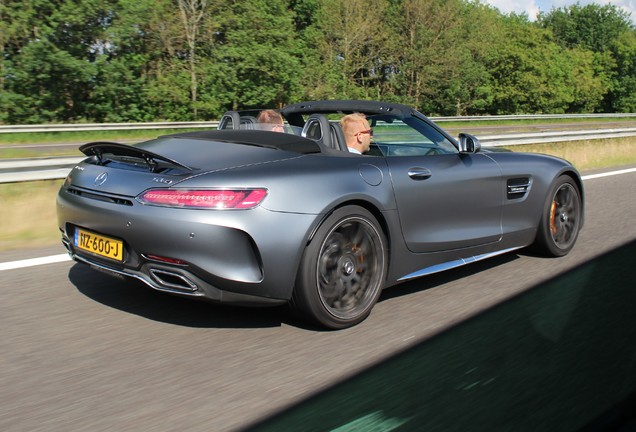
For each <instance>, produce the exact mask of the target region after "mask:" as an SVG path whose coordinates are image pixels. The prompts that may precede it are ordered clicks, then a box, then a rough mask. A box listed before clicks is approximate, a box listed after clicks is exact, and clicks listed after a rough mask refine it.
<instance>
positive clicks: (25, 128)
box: [0, 121, 219, 133]
mask: <svg viewBox="0 0 636 432" xmlns="http://www.w3.org/2000/svg"><path fill="white" fill-rule="evenodd" d="M218 124H219V122H218V121H209V122H159V123H86V124H46V125H13V126H11V125H6V126H0V133H41V132H81V131H112V130H148V129H199V128H212V129H216V127H217V126H218Z"/></svg>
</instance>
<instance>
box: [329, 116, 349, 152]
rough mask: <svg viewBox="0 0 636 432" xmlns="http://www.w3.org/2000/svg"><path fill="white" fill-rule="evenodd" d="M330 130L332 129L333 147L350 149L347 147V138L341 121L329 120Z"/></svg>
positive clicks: (343, 149)
mask: <svg viewBox="0 0 636 432" xmlns="http://www.w3.org/2000/svg"><path fill="white" fill-rule="evenodd" d="M329 130H330V131H331V142H332V145H333V148H335V149H338V150H342V151H349V149H348V148H347V141H346V140H345V136H344V133H343V132H342V126H340V122H338V121H331V122H329Z"/></svg>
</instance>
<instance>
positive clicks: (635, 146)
mask: <svg viewBox="0 0 636 432" xmlns="http://www.w3.org/2000/svg"><path fill="white" fill-rule="evenodd" d="M506 148H508V149H509V150H512V151H515V152H530V153H542V154H548V155H552V156H557V157H560V158H563V159H565V160H568V161H570V162H571V163H572V164H573V165H574V166H575V167H576V168H577V169H578V170H579V171H590V170H595V169H601V168H609V167H613V166H621V165H632V164H636V137H627V138H614V139H598V140H588V141H570V142H558V143H547V144H528V145H517V146H510V147H506Z"/></svg>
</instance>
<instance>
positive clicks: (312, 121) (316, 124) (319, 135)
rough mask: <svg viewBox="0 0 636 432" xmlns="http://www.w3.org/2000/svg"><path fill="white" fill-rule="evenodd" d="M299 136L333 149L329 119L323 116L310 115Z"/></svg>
mask: <svg viewBox="0 0 636 432" xmlns="http://www.w3.org/2000/svg"><path fill="white" fill-rule="evenodd" d="M301 136H303V137H305V138H309V139H312V140H314V141H316V142H318V143H321V144H323V145H324V146H325V147H329V148H338V147H334V143H333V141H332V132H331V126H330V125H329V119H328V118H327V116H326V115H324V114H312V115H310V116H309V117H308V118H307V121H306V122H305V126H304V127H303V130H302V132H301Z"/></svg>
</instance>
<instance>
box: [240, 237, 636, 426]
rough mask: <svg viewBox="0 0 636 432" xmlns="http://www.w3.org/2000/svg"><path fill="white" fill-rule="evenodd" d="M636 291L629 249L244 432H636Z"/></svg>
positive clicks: (635, 248)
mask: <svg viewBox="0 0 636 432" xmlns="http://www.w3.org/2000/svg"><path fill="white" fill-rule="evenodd" d="M635 281H636V242H631V243H629V244H627V245H625V246H623V247H621V248H619V249H617V250H614V251H612V252H610V253H607V254H605V255H603V256H601V257H599V258H597V259H594V260H593V261H590V262H588V263H586V264H584V265H582V266H580V267H578V268H576V269H574V270H572V271H569V272H568V273H566V274H563V275H561V276H559V277H557V278H555V279H553V280H550V281H548V282H546V283H543V284H541V285H539V286H536V287H535V288H533V289H531V290H528V291H526V292H525V293H523V294H521V295H519V296H517V297H516V298H514V299H511V300H509V301H507V302H505V303H503V304H500V305H498V306H496V307H494V308H492V309H491V310H488V311H486V312H484V313H482V314H480V315H478V316H476V317H474V318H472V319H470V320H467V321H465V322H463V323H461V324H460V325H458V326H456V327H454V328H451V329H449V330H447V331H445V332H443V333H441V334H439V335H437V336H436V337H434V338H432V339H429V340H426V341H423V342H421V343H420V344H418V345H416V346H414V347H412V348H410V349H408V350H407V351H405V352H403V353H401V354H398V355H396V356H395V357H393V358H390V359H388V360H387V361H385V362H383V363H382V364H379V365H376V366H374V367H372V368H370V369H369V370H367V371H365V372H362V373H361V374H359V375H357V376H355V377H352V378H351V379H349V380H347V381H345V382H342V383H340V384H338V385H336V386H334V387H332V388H330V389H327V390H325V391H323V392H321V393H320V394H318V395H316V396H314V397H312V398H310V399H308V400H306V401H303V402H300V403H299V404H298V405H296V406H293V407H291V408H290V409H288V410H286V411H284V412H282V413H280V414H278V415H275V416H274V417H272V418H270V419H267V420H264V421H263V422H261V423H259V424H257V425H252V426H251V427H249V428H248V429H246V430H249V431H283V430H284V431H338V432H344V431H378V432H379V431H420V430H424V431H455V430H457V431H460V430H461V431H585V432H588V431H621V432H625V431H632V430H636V419H635V417H634V416H635V415H636V282H635ZM397 318H399V317H396V319H397ZM324 355H329V353H325V354H324Z"/></svg>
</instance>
